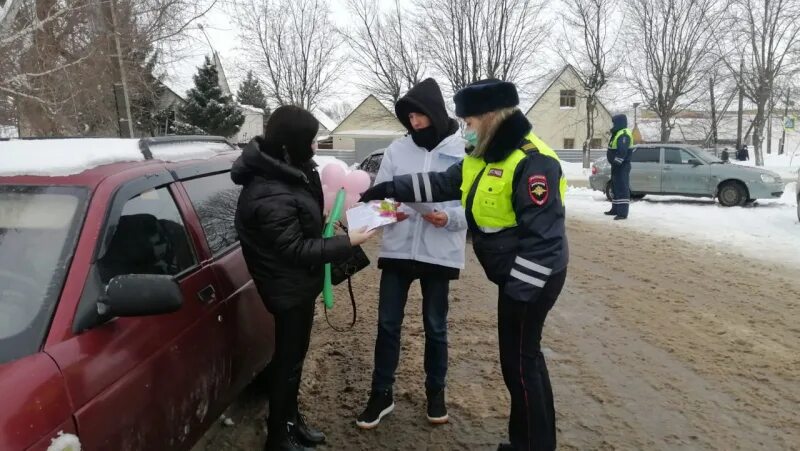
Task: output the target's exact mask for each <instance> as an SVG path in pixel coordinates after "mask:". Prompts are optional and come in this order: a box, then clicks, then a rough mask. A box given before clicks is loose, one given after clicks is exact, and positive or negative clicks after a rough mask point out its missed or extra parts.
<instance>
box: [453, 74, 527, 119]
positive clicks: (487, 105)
mask: <svg viewBox="0 0 800 451" xmlns="http://www.w3.org/2000/svg"><path fill="white" fill-rule="evenodd" d="M453 101H454V102H455V104H456V116H458V117H462V118H463V117H468V116H480V115H481V114H484V113H488V112H490V111H497V110H501V109H503V108H511V107H515V106H517V105H519V95H518V94H517V87H516V86H514V84H513V83H509V82H507V81H502V80H498V79H496V78H490V79H488V80H481V81H476V82H475V83H471V84H469V85H468V86H466V87H465V88H463V89H461V90H459V91H458V92H457V93H456V95H455V96H454V97H453Z"/></svg>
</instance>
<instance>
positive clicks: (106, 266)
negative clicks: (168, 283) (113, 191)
mask: <svg viewBox="0 0 800 451" xmlns="http://www.w3.org/2000/svg"><path fill="white" fill-rule="evenodd" d="M196 264H197V258H196V256H195V253H194V250H193V248H192V245H191V242H190V241H189V236H188V234H187V233H186V227H185V226H184V223H183V219H182V218H181V215H180V212H179V211H178V207H177V205H175V201H174V200H173V199H172V195H171V194H170V193H169V190H168V189H167V188H158V189H154V190H150V191H146V192H144V193H142V194H140V195H138V196H136V197H134V198H132V199H130V200H129V201H128V202H127V203H126V204H125V206H124V207H123V209H122V215H121V216H120V218H119V222H118V223H117V225H116V229H115V230H114V235H113V236H112V238H111V241H110V244H109V246H108V250H107V251H106V253H105V255H103V257H102V258H101V259H100V260H99V261H98V262H97V269H98V272H99V274H100V279H101V280H102V282H103V283H104V284H107V283H108V282H109V281H110V280H111V279H112V278H114V277H116V276H121V275H127V274H160V275H170V276H174V275H177V274H180V273H181V272H183V271H185V270H187V269H189V268H192V267H193V266H195V265H196Z"/></svg>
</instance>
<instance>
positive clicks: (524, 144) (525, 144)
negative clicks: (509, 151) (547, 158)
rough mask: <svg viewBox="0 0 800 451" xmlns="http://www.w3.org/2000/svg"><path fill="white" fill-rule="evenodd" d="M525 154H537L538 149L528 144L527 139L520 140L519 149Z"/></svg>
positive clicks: (532, 144)
mask: <svg viewBox="0 0 800 451" xmlns="http://www.w3.org/2000/svg"><path fill="white" fill-rule="evenodd" d="M519 148H520V150H522V151H523V152H525V153H529V152H538V151H539V148H538V147H536V144H534V143H532V142H530V141H529V140H528V139H523V140H522V145H521V146H520V147H519Z"/></svg>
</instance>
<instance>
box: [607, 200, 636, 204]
mask: <svg viewBox="0 0 800 451" xmlns="http://www.w3.org/2000/svg"><path fill="white" fill-rule="evenodd" d="M630 202H631V200H630V199H619V200H612V201H611V203H612V204H629V203H630Z"/></svg>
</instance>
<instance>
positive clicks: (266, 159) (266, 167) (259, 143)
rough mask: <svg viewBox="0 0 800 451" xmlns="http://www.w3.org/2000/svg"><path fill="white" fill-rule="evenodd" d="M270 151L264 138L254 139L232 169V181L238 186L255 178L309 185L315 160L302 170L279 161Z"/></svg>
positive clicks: (305, 165) (306, 164)
mask: <svg viewBox="0 0 800 451" xmlns="http://www.w3.org/2000/svg"><path fill="white" fill-rule="evenodd" d="M270 154H274V152H271V151H270V149H268V144H267V142H266V141H265V140H264V138H262V137H260V136H259V137H257V138H254V139H253V140H252V141H250V143H249V144H247V146H246V147H245V148H244V150H243V151H242V155H241V156H240V157H239V158H237V159H236V161H235V162H234V163H233V168H231V180H233V183H235V184H237V185H247V184H248V183H250V181H251V180H252V179H253V177H262V178H265V179H278V180H283V181H284V182H287V183H297V184H308V183H309V177H308V172H310V171H313V169H314V168H315V167H316V163H314V160H310V161H309V162H307V163H305V164H304V165H303V167H302V168H298V167H295V166H292V165H290V164H289V163H287V162H285V161H283V160H279V159H278V158H276V157H275V156H271V155H270Z"/></svg>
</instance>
